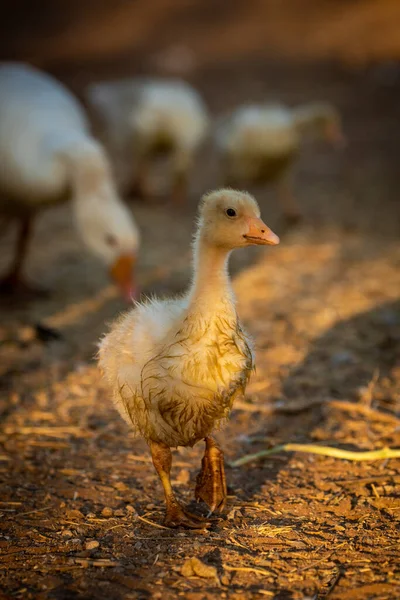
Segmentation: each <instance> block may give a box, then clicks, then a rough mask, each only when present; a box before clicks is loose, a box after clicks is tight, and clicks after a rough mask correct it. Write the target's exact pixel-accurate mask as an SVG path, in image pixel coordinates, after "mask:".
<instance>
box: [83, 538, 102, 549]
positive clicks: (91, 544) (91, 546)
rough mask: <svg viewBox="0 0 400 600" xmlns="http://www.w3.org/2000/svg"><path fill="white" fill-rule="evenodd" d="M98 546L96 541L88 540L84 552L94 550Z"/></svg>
mask: <svg viewBox="0 0 400 600" xmlns="http://www.w3.org/2000/svg"><path fill="white" fill-rule="evenodd" d="M99 546H100V544H99V542H98V541H97V540H90V541H88V542H86V544H85V550H94V549H95V548H98V547H99Z"/></svg>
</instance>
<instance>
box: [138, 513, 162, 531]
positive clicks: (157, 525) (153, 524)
mask: <svg viewBox="0 0 400 600" xmlns="http://www.w3.org/2000/svg"><path fill="white" fill-rule="evenodd" d="M136 518H137V519H139V521H143V522H144V523H147V524H148V525H152V526H153V527H157V528H158V529H166V530H167V531H169V527H165V526H164V525H159V524H158V523H154V522H153V521H150V520H149V519H145V518H144V517H141V516H139V515H137V516H136Z"/></svg>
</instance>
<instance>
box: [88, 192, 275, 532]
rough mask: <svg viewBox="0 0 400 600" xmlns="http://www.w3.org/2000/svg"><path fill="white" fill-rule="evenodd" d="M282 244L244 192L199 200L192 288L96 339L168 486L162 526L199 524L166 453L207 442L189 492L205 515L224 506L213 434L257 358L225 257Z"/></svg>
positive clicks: (137, 311) (114, 388)
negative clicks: (178, 491)
mask: <svg viewBox="0 0 400 600" xmlns="http://www.w3.org/2000/svg"><path fill="white" fill-rule="evenodd" d="M278 243H279V238H278V237H277V236H276V235H275V234H274V233H273V232H272V231H271V230H270V229H269V228H268V227H267V225H265V223H263V221H262V220H261V219H260V210H259V207H258V204H257V202H256V201H255V199H254V198H253V197H252V196H250V195H249V194H247V193H246V192H238V191H234V190H231V189H222V190H218V191H215V192H212V193H210V194H208V195H206V196H204V197H203V199H202V201H201V203H200V210H199V220H198V227H197V232H196V235H195V240H194V246H193V254H194V257H193V265H194V267H193V270H194V273H193V281H192V284H191V286H190V288H189V290H188V292H187V293H186V294H185V295H184V296H183V297H180V298H175V299H171V300H157V299H153V300H149V301H148V302H146V303H143V304H137V305H136V306H135V308H133V309H132V310H131V311H130V312H128V313H127V314H125V315H124V316H122V318H120V319H119V320H118V321H117V322H116V323H114V325H112V327H111V330H110V332H109V333H108V334H107V335H106V336H105V337H104V338H103V340H102V341H101V344H100V350H99V364H100V367H101V369H102V371H103V372H104V374H105V378H106V380H107V381H108V384H109V386H110V390H111V392H112V394H113V398H114V401H115V404H116V406H117V408H118V410H119V411H120V413H121V415H122V416H123V418H124V419H125V420H126V421H127V422H128V423H129V424H130V425H131V426H132V427H133V429H134V430H135V431H136V433H138V434H140V435H141V436H143V437H144V438H145V440H146V441H147V443H148V445H149V447H150V451H151V455H152V458H153V464H154V467H155V469H156V471H157V473H158V475H159V477H160V479H161V482H162V485H163V487H164V493H165V500H166V517H165V524H166V525H167V526H170V527H176V526H181V525H182V526H186V527H193V528H197V527H203V526H204V524H205V523H204V521H203V520H202V519H199V518H198V517H196V516H194V515H192V514H190V513H189V512H188V511H187V510H186V509H185V508H183V507H182V506H181V505H180V504H179V502H178V501H177V499H176V497H175V495H174V492H173V490H172V487H171V482H170V470H171V460H172V458H171V450H170V449H171V448H174V447H177V446H193V445H194V444H196V443H197V442H198V441H200V440H202V439H203V440H204V441H205V443H206V449H205V455H204V458H203V461H202V470H201V472H200V474H199V476H198V478H197V486H196V492H195V495H196V498H197V499H198V500H203V501H204V502H206V504H208V506H209V508H210V510H211V511H221V510H222V509H223V508H224V506H225V502H226V482H225V472H224V462H223V454H222V451H221V450H220V448H219V447H218V445H217V443H216V442H215V441H214V439H213V438H212V437H211V433H212V431H213V430H214V429H216V428H218V427H219V425H220V424H221V422H223V421H224V420H225V419H226V418H227V417H228V416H229V413H230V410H231V408H232V403H233V401H234V399H235V398H236V397H237V396H240V395H242V394H243V392H244V389H245V387H246V384H247V380H248V378H249V375H250V372H251V370H252V368H253V361H254V358H253V353H252V350H251V342H250V340H249V338H248V336H247V334H246V333H245V332H244V331H243V329H242V326H241V324H240V321H239V319H238V316H237V313H236V306H235V298H234V295H233V292H232V289H231V284H230V279H229V275H228V270H227V263H228V258H229V255H230V253H231V251H232V250H233V249H235V248H243V247H246V246H250V245H252V244H259V245H267V244H271V245H275V244H278Z"/></svg>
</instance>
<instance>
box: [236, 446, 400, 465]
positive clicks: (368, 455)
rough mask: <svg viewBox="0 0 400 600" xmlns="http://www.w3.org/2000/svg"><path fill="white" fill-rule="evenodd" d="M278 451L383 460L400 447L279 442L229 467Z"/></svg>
mask: <svg viewBox="0 0 400 600" xmlns="http://www.w3.org/2000/svg"><path fill="white" fill-rule="evenodd" d="M279 452H307V453H308V454H321V455H322V456H332V457H334V458H341V459H344V460H356V461H358V460H385V459H388V458H400V448H396V449H392V448H381V450H367V451H366V452H358V451H357V452H353V451H351V450H342V449H341V448H332V447H331V446H316V445H315V444H290V443H289V444H279V445H278V446H274V447H273V448H269V449H268V450H261V452H256V453H254V454H246V455H245V456H242V458H238V459H237V460H235V461H233V463H231V467H240V466H242V465H246V464H247V463H249V462H252V461H253V460H259V459H260V458H265V457H267V456H271V455H273V454H278V453H279Z"/></svg>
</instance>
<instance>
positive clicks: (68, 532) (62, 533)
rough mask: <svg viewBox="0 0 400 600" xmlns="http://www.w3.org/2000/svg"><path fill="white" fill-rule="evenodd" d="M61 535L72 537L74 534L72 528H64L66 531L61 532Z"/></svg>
mask: <svg viewBox="0 0 400 600" xmlns="http://www.w3.org/2000/svg"><path fill="white" fill-rule="evenodd" d="M61 535H62V536H63V537H69V538H70V537H72V536H73V535H74V534H73V533H72V531H71V530H70V529H64V531H62V532H61Z"/></svg>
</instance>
